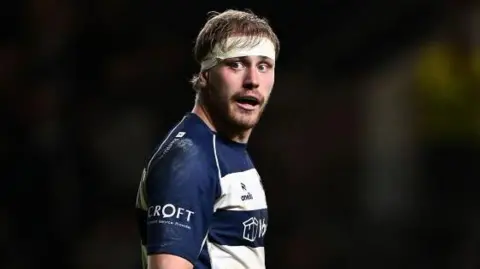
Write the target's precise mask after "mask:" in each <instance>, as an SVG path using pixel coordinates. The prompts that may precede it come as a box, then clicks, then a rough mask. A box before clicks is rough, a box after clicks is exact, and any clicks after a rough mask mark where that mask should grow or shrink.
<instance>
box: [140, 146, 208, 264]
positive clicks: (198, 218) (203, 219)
mask: <svg viewBox="0 0 480 269" xmlns="http://www.w3.org/2000/svg"><path fill="white" fill-rule="evenodd" d="M213 175H214V173H213V174H212V168H211V165H210V163H209V162H208V156H206V154H205V152H203V151H201V150H200V149H199V148H198V147H197V146H195V145H194V144H193V143H192V142H191V141H190V140H188V139H183V140H181V141H179V142H177V143H176V144H175V145H174V146H173V147H172V148H171V149H170V150H169V151H168V152H167V153H166V154H164V155H162V156H159V157H157V158H156V159H154V160H153V161H152V162H151V165H150V167H149V170H148V174H147V178H146V202H147V222H146V237H147V240H146V241H147V242H146V247H147V254H148V255H149V256H151V257H150V258H149V261H152V262H153V261H155V263H157V262H165V263H170V262H175V263H178V262H180V261H179V260H178V257H180V258H182V259H184V260H186V261H189V263H191V264H194V263H195V261H196V260H197V258H198V255H199V254H200V251H201V249H202V247H203V244H204V242H205V238H206V236H207V233H208V229H209V225H210V222H211V218H212V215H213V205H214V201H215V194H216V178H215V177H214V176H213ZM155 254H170V255H173V256H176V257H175V258H172V257H170V255H155ZM152 255H155V256H152ZM180 263H182V262H180ZM152 268H156V267H152ZM166 268H168V267H166ZM175 268H177V267H175ZM182 268H183V267H182ZM186 268H188V267H186ZM162 269H163V268H162Z"/></svg>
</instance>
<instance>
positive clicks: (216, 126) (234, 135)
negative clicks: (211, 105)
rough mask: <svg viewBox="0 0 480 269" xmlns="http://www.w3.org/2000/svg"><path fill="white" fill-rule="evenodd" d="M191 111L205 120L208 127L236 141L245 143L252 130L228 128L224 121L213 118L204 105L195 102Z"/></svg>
mask: <svg viewBox="0 0 480 269" xmlns="http://www.w3.org/2000/svg"><path fill="white" fill-rule="evenodd" d="M192 113H194V114H196V115H197V116H198V117H199V118H200V119H202V120H203V122H205V124H206V125H207V126H208V128H210V130H212V131H214V132H216V133H218V134H220V135H222V136H224V137H226V138H228V139H230V140H232V141H235V142H238V143H243V144H246V143H247V142H248V139H249V138H250V134H251V132H252V130H248V131H241V132H240V131H234V130H233V129H232V128H228V126H226V124H225V123H222V122H221V121H219V120H216V119H214V118H213V117H212V116H211V114H210V113H209V111H208V110H207V108H206V107H205V105H203V104H201V103H199V102H196V103H195V106H194V107H193V110H192Z"/></svg>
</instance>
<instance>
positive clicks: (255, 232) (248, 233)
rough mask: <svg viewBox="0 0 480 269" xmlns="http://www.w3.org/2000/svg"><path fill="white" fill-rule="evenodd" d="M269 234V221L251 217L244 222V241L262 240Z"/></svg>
mask: <svg viewBox="0 0 480 269" xmlns="http://www.w3.org/2000/svg"><path fill="white" fill-rule="evenodd" d="M266 232H267V221H266V219H265V218H256V217H251V218H249V219H247V220H246V221H244V222H243V239H245V240H247V241H250V242H254V241H255V240H256V239H257V238H262V237H264V236H265V233H266Z"/></svg>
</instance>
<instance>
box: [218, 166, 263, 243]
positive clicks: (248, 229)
mask: <svg viewBox="0 0 480 269" xmlns="http://www.w3.org/2000/svg"><path fill="white" fill-rule="evenodd" d="M220 185H221V195H220V197H219V199H217V201H216V203H215V207H214V215H213V220H212V227H211V229H210V237H211V240H212V241H215V242H216V243H217V244H220V245H227V246H249V247H263V246H264V237H265V234H266V231H267V226H268V211H267V201H266V197H265V192H264V189H263V186H262V183H261V179H260V176H259V175H258V173H257V171H256V170H255V169H250V170H247V171H244V172H237V173H231V174H228V175H226V176H224V177H222V178H221V179H220Z"/></svg>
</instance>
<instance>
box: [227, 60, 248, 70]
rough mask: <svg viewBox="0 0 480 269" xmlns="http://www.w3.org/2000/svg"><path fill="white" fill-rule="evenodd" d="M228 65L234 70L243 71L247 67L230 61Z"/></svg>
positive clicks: (239, 62) (238, 62)
mask: <svg viewBox="0 0 480 269" xmlns="http://www.w3.org/2000/svg"><path fill="white" fill-rule="evenodd" d="M227 65H228V66H229V67H230V68H232V69H234V70H241V69H244V68H245V65H244V64H243V63H242V62H241V61H230V62H227Z"/></svg>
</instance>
